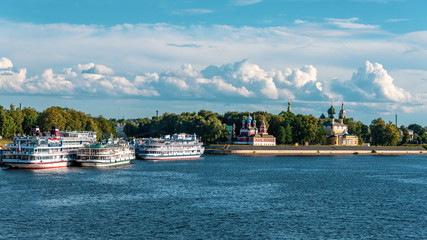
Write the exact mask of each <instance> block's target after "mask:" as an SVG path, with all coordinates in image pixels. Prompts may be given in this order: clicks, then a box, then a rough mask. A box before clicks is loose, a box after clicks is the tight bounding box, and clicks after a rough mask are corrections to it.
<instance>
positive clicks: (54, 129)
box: [50, 126, 59, 137]
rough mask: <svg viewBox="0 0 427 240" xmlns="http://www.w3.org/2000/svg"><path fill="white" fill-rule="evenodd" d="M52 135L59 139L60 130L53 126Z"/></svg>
mask: <svg viewBox="0 0 427 240" xmlns="http://www.w3.org/2000/svg"><path fill="white" fill-rule="evenodd" d="M50 135H52V136H55V137H59V129H58V127H56V126H53V127H52V128H51V129H50Z"/></svg>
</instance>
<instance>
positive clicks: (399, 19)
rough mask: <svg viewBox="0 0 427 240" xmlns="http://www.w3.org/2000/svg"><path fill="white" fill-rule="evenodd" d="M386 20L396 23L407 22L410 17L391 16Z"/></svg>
mask: <svg viewBox="0 0 427 240" xmlns="http://www.w3.org/2000/svg"><path fill="white" fill-rule="evenodd" d="M385 21H386V22H391V23H396V22H406V21H409V19H405V18H389V19H387V20H385Z"/></svg>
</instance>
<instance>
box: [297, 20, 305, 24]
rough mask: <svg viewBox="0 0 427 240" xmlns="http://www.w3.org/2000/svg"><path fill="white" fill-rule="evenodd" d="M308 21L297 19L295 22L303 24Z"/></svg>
mask: <svg viewBox="0 0 427 240" xmlns="http://www.w3.org/2000/svg"><path fill="white" fill-rule="evenodd" d="M303 23H306V21H304V20H301V19H295V21H294V24H303Z"/></svg>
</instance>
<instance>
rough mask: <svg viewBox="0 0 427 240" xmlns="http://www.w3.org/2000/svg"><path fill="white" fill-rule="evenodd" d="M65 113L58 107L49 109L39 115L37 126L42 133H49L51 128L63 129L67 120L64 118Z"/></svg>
mask: <svg viewBox="0 0 427 240" xmlns="http://www.w3.org/2000/svg"><path fill="white" fill-rule="evenodd" d="M64 115H65V111H64V110H63V109H62V108H60V107H50V108H47V109H45V110H44V111H43V112H42V113H41V114H40V115H39V119H38V122H39V126H40V130H41V131H42V132H47V131H49V130H50V129H51V128H52V127H53V126H56V127H58V128H59V129H65V125H66V121H67V119H66V118H65V117H64Z"/></svg>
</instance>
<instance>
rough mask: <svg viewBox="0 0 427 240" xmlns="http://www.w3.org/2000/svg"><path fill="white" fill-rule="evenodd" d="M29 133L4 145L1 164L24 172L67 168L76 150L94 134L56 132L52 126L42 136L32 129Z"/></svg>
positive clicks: (90, 139) (38, 131) (73, 159)
mask: <svg viewBox="0 0 427 240" xmlns="http://www.w3.org/2000/svg"><path fill="white" fill-rule="evenodd" d="M32 133H33V135H32V136H23V137H16V138H14V139H13V142H12V143H10V144H7V145H6V150H5V151H4V152H3V156H2V165H4V166H6V167H10V168H25V169H45V168H61V167H67V166H70V165H72V164H74V163H75V161H76V159H77V152H78V150H79V149H80V148H82V147H83V146H84V145H87V144H90V143H93V142H95V141H96V132H90V131H59V129H58V128H57V127H52V129H51V131H50V132H49V133H46V134H45V135H44V136H43V135H42V133H41V132H40V129H39V128H38V127H35V128H33V131H32Z"/></svg>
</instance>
